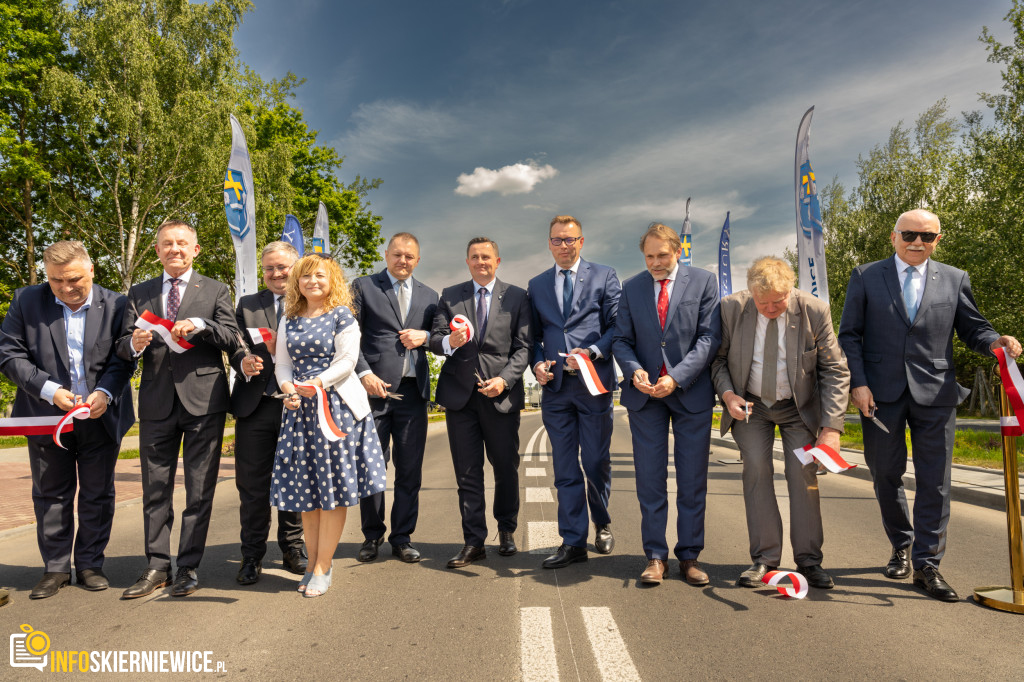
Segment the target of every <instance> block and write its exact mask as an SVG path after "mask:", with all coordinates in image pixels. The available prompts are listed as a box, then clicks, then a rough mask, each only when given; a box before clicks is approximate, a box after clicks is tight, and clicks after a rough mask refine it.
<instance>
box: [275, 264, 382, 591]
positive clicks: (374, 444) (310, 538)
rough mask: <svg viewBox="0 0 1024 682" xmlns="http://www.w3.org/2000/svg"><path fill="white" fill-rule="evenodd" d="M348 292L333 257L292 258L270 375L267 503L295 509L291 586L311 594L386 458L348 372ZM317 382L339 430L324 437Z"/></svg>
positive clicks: (351, 361)
mask: <svg viewBox="0 0 1024 682" xmlns="http://www.w3.org/2000/svg"><path fill="white" fill-rule="evenodd" d="M351 305H352V297H351V293H350V291H349V288H348V285H347V284H346V282H345V276H344V275H343V274H342V272H341V268H340V267H338V264H337V263H335V262H334V260H332V259H330V258H327V257H325V256H321V255H319V254H314V255H312V256H306V257H305V258H302V259H300V260H299V261H298V262H297V263H296V264H295V266H294V267H293V268H292V271H291V274H290V275H289V277H288V286H287V291H286V293H285V303H284V306H285V315H286V318H285V319H284V320H282V324H283V327H282V329H281V332H280V333H281V337H280V338H281V339H283V340H284V343H281V342H280V341H279V342H278V343H277V349H276V350H277V352H276V357H275V360H276V367H275V374H276V375H277V381H278V383H279V384H280V386H281V391H282V392H283V393H285V394H286V395H287V397H286V398H285V400H284V406H285V407H286V408H288V409H287V410H285V412H284V416H283V417H282V423H281V435H280V437H279V438H278V441H277V454H276V456H275V460H274V478H273V484H272V486H271V490H270V499H271V503H272V504H274V505H275V506H276V507H278V508H279V509H282V510H285V511H296V512H302V528H303V532H304V534H305V539H306V549H307V551H308V552H309V567H308V569H307V570H308V572H307V573H306V574H305V575H304V576H303V577H302V582H301V583H300V585H299V591H300V592H303V593H304V595H305V596H306V597H319V596H320V595H322V594H324V593H325V592H327V588H329V587H330V585H331V561H332V560H333V558H334V550H335V549H336V548H337V547H338V541H339V540H340V539H341V532H342V530H344V528H345V515H346V512H347V511H348V508H349V507H352V506H355V505H357V504H359V500H360V499H361V498H363V497H367V496H368V495H373V494H375V493H379V492H381V491H383V490H384V487H385V471H386V465H385V463H384V456H383V454H382V452H381V446H380V439H379V438H378V437H377V431H376V429H375V428H374V426H373V417H372V416H370V404H369V402H368V400H367V398H366V391H365V390H364V389H363V386H362V384H361V383H360V382H359V379H358V378H357V377H356V374H355V365H356V360H357V359H358V357H359V325H358V324H357V323H356V320H355V318H354V317H353V316H352V311H351V310H350V306H351ZM317 388H323V389H325V390H326V395H327V399H328V402H329V404H330V415H331V417H332V418H333V421H334V424H335V425H336V426H337V428H338V429H340V430H341V431H343V432H345V434H347V435H346V436H345V437H343V438H341V439H340V440H334V441H331V440H328V438H327V437H326V436H325V435H324V432H323V429H322V427H321V424H320V417H319V412H318V398H317V395H318V391H317Z"/></svg>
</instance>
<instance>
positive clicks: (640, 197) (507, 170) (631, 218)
mask: <svg viewBox="0 0 1024 682" xmlns="http://www.w3.org/2000/svg"><path fill="white" fill-rule="evenodd" d="M1008 9H1009V3H1008V2H1007V1H1006V0H1000V1H998V2H997V1H992V0H972V1H971V2H964V1H963V0H933V1H925V0H906V1H904V2H892V0H888V1H876V0H864V1H861V2H858V1H855V0H846V1H844V2H835V1H831V0H828V1H825V0H823V1H820V2H802V1H801V2H798V1H795V0H792V1H791V0H782V1H773V2H753V1H749V0H748V1H746V2H729V1H720V2H711V3H693V2H686V1H682V0H679V1H675V2H671V1H663V2H662V1H660V2H643V1H639V0H638V1H635V2H604V1H598V0H590V1H584V0H505V1H502V0H480V1H477V2H471V1H469V0H465V1H461V2H454V1H449V0H432V1H430V2H425V1H423V0H419V1H408V0H393V1H390V2H352V3H341V2H328V1H317V0H289V1H288V2H268V1H265V0H259V1H258V2H257V3H256V7H255V9H254V11H252V12H251V13H249V14H248V15H247V16H246V18H245V21H244V24H243V26H242V27H241V29H240V30H239V31H238V33H237V34H236V46H237V47H238V49H239V52H240V57H241V59H242V60H243V61H244V62H246V63H247V64H249V65H250V66H252V67H253V68H255V69H256V70H257V71H258V72H259V73H260V74H261V75H263V76H264V77H265V78H272V77H280V76H282V75H284V74H285V73H286V72H288V71H291V72H293V73H295V74H297V75H299V76H301V77H304V78H306V83H305V85H304V86H302V88H301V89H300V91H299V95H298V97H297V98H296V100H295V105H296V106H298V107H300V108H302V109H303V110H304V112H305V116H306V119H307V121H309V123H310V124H311V126H312V127H313V128H315V129H317V130H319V131H320V141H321V143H324V144H330V145H332V146H334V147H335V149H337V151H338V153H339V154H341V155H343V156H345V157H346V161H345V164H344V166H343V168H342V171H341V179H342V180H343V181H349V180H351V179H352V178H353V177H354V176H355V175H356V174H359V175H362V176H364V177H380V178H382V179H383V181H384V182H383V185H382V186H381V188H380V189H378V190H375V191H373V192H371V195H370V200H371V203H372V205H373V210H374V211H375V212H376V213H378V214H379V215H381V216H382V217H383V234H384V235H385V236H388V235H390V234H392V233H394V232H398V231H411V232H414V233H415V234H417V235H418V236H419V237H420V239H421V243H422V246H423V248H422V258H423V260H422V262H421V264H420V266H419V268H418V269H417V271H416V276H417V277H419V278H420V279H422V280H423V281H425V282H426V283H428V284H430V285H431V286H433V287H434V288H436V289H438V290H439V289H440V288H442V287H444V286H447V285H450V284H453V283H456V282H459V281H463V280H465V279H467V278H468V273H467V270H466V266H465V262H464V254H465V243H466V241H467V240H468V239H469V238H470V237H473V236H477V235H486V236H490V237H492V238H494V239H496V240H497V241H498V243H499V245H500V247H501V256H502V259H503V260H502V265H501V267H500V268H499V271H498V276H499V277H500V278H501V279H503V280H505V281H508V282H512V283H516V284H520V285H522V286H525V285H526V282H527V281H528V279H529V278H530V277H532V276H533V275H535V274H537V273H538V272H540V271H541V270H542V269H544V268H547V267H550V266H551V265H552V261H551V256H550V254H549V252H548V251H547V248H546V244H545V239H546V237H547V225H548V222H549V220H550V219H551V217H553V216H554V215H556V214H558V213H571V214H573V215H575V216H577V217H578V218H579V219H580V220H581V221H582V222H583V227H584V234H585V237H586V241H585V245H584V249H583V256H584V258H587V259H589V260H592V261H597V262H601V263H606V264H609V265H612V266H614V267H615V268H616V270H618V272H619V275H620V277H621V278H623V279H624V278H626V277H628V276H630V275H633V274H635V273H637V272H639V271H640V270H642V269H643V262H642V257H641V255H640V252H639V250H638V248H637V240H638V237H639V235H640V234H641V233H642V232H643V230H644V228H645V227H646V226H647V224H648V223H650V222H651V221H654V220H658V221H661V222H665V223H666V224H668V225H670V226H672V227H675V228H676V229H678V228H679V227H680V225H681V223H682V220H683V207H684V204H685V200H686V197H687V196H691V197H693V202H692V205H691V209H692V221H693V232H694V265H697V266H700V267H707V268H709V269H714V263H715V255H716V248H717V241H718V233H719V231H720V229H721V226H722V222H723V221H724V219H725V212H726V211H727V210H728V211H731V212H732V217H731V223H732V259H733V282H734V290H739V289H741V288H743V286H742V284H743V281H744V280H743V277H744V276H745V274H744V273H745V271H746V268H745V266H746V264H748V263H750V262H751V261H752V260H753V259H754V258H756V257H758V256H761V255H766V254H775V255H779V256H781V255H782V250H783V248H784V247H786V246H794V245H795V236H794V235H795V209H794V199H793V151H794V143H795V137H796V129H797V125H798V123H799V121H800V117H801V116H802V114H803V112H804V111H805V110H806V109H807V108H808V107H809V106H811V105H814V106H815V115H814V124H813V127H812V129H811V147H810V153H811V162H812V164H813V166H814V169H815V172H816V174H817V177H818V180H819V186H823V185H824V184H825V183H827V182H828V180H829V179H830V178H832V177H833V176H835V175H838V176H839V178H840V180H842V181H843V182H844V183H845V184H846V185H847V187H849V186H850V185H851V184H852V183H854V182H855V180H856V166H855V164H856V160H857V157H858V155H859V154H866V153H867V152H868V151H869V150H870V149H871V148H872V147H873V146H875V145H877V144H880V143H882V142H884V141H885V139H886V138H887V136H888V133H889V130H890V128H892V126H894V125H895V124H896V123H898V122H899V121H900V120H903V121H905V122H906V123H907V124H912V123H913V121H914V119H915V118H916V117H917V116H918V114H920V113H921V112H922V111H924V110H925V109H926V108H927V107H928V106H930V105H931V104H933V103H935V102H936V101H937V100H938V99H940V98H942V97H946V98H948V101H949V105H950V110H951V111H953V112H960V111H966V110H973V109H980V108H982V105H981V104H980V103H979V102H978V97H977V93H978V92H980V91H997V90H999V88H1000V85H1001V81H1000V76H999V69H998V67H997V66H996V65H992V64H988V63H987V62H986V53H985V51H984V48H983V46H982V44H981V43H979V42H978V36H979V35H980V33H981V28H982V26H984V25H987V26H989V28H990V29H992V30H994V32H995V33H996V35H997V36H998V37H1001V38H1002V39H1008V38H1009V31H1008V29H1007V28H1006V26H1005V25H1004V24H1003V22H1002V18H1003V16H1004V15H1005V14H1006V11H1007V10H1008ZM478 169H479V170H478ZM303 227H304V228H305V229H306V231H307V233H308V232H310V231H311V229H312V226H311V225H305V226H303ZM307 236H308V234H307Z"/></svg>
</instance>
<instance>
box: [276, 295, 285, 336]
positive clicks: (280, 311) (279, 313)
mask: <svg viewBox="0 0 1024 682" xmlns="http://www.w3.org/2000/svg"><path fill="white" fill-rule="evenodd" d="M282 317H284V296H282V297H281V298H279V299H277V326H276V327H274V329H275V330H277V329H280V328H281V318H282Z"/></svg>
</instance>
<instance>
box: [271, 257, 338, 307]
mask: <svg viewBox="0 0 1024 682" xmlns="http://www.w3.org/2000/svg"><path fill="white" fill-rule="evenodd" d="M321 267H323V268H324V269H326V270H327V281H328V283H329V285H330V287H331V289H330V291H328V292H327V300H326V301H325V302H324V306H325V307H326V308H327V309H328V310H334V309H335V308H337V307H339V306H345V307H346V308H348V309H349V310H351V311H352V312H353V314H354V313H355V310H352V290H351V289H349V287H348V282H346V281H345V273H344V272H342V271H341V267H340V266H339V265H338V263H337V262H336V261H335V260H334V259H333V258H328V257H327V256H324V255H323V254H319V253H314V254H310V255H308V256H303V257H302V258H300V259H299V260H298V261H297V262H296V263H295V265H293V266H292V271H291V272H290V273H289V274H288V284H287V285H285V293H284V312H285V315H287V316H288V317H295V316H296V315H302V314H303V313H305V312H306V310H307V303H306V298H305V297H304V296H303V295H302V293H301V292H299V277H302V276H303V275H311V274H313V273H314V272H316V271H317V270H319V269H320V268H321Z"/></svg>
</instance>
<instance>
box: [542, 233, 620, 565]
mask: <svg viewBox="0 0 1024 682" xmlns="http://www.w3.org/2000/svg"><path fill="white" fill-rule="evenodd" d="M582 248H583V226H582V225H580V222H579V221H578V220H577V219H576V218H574V217H572V216H568V215H564V216H555V218H554V219H553V220H552V221H551V223H550V225H549V226H548V249H550V250H551V255H552V256H554V259H555V267H553V268H549V269H547V270H545V271H544V272H542V273H541V274H539V275H537V276H536V277H534V278H533V279H531V280H530V284H529V286H528V287H527V293H528V294H529V297H530V306H531V308H532V310H533V334H534V337H533V374H534V376H536V377H537V381H538V382H539V383H540V384H541V386H543V387H544V389H543V391H544V393H543V399H542V402H541V413H542V417H543V420H544V428H545V429H547V433H548V439H549V440H550V441H551V460H552V463H553V465H554V470H555V488H556V489H557V491H558V534H559V535H561V536H562V546H561V547H559V548H558V551H557V552H556V553H555V554H553V555H551V556H549V557H548V558H546V559H545V560H544V562H543V563H542V564H541V565H542V566H544V568H562V567H564V566H568V565H569V564H571V563H573V562H576V561H586V560H587V535H588V527H589V525H590V524H589V520H590V518H591V517H592V518H593V521H594V548H595V549H596V550H597V552H598V553H600V554H609V553H610V552H611V551H612V547H614V545H615V538H614V537H613V536H612V530H611V516H609V514H608V499H609V497H610V495H611V490H612V465H611V454H610V452H609V447H610V445H611V439H612V394H611V390H610V389H612V388H614V385H615V364H614V363H613V362H612V337H613V336H614V334H615V311H616V310H617V309H618V307H619V294H620V292H621V287H620V286H619V278H618V277H616V275H615V270H613V269H612V268H610V267H608V266H607V265H598V264H597V263H589V262H587V261H585V260H583V259H582V258H581V257H580V251H581V250H582ZM559 353H569V354H577V353H579V354H584V355H587V356H589V357H590V359H591V361H592V363H593V365H594V369H595V370H596V371H597V376H598V378H599V379H600V381H601V383H602V384H603V385H604V386H605V388H608V389H609V391H608V392H607V393H604V394H600V395H591V394H590V391H589V390H588V389H587V386H586V384H585V383H584V382H583V379H582V378H581V377H580V375H579V372H580V371H581V368H580V367H579V366H578V364H577V362H576V359H575V358H563V357H561V356H560V355H559ZM588 507H589V510H590V513H589V514H588V513H587V509H588Z"/></svg>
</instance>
